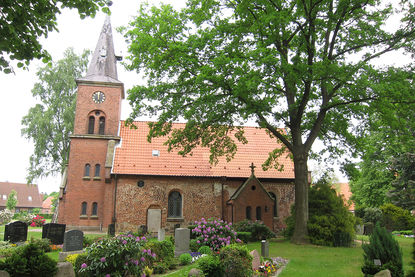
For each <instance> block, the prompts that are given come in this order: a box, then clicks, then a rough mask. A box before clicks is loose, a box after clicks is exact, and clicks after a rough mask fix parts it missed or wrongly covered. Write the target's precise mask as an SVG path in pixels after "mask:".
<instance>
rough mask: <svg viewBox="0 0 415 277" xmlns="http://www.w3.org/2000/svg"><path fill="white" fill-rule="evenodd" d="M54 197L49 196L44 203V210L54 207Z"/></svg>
mask: <svg viewBox="0 0 415 277" xmlns="http://www.w3.org/2000/svg"><path fill="white" fill-rule="evenodd" d="M52 200H53V196H49V197H48V198H46V199H45V200H44V201H43V202H42V209H50V207H51V206H52Z"/></svg>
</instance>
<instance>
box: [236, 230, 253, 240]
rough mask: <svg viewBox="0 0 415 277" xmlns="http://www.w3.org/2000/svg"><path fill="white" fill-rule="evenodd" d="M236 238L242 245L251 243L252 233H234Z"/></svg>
mask: <svg viewBox="0 0 415 277" xmlns="http://www.w3.org/2000/svg"><path fill="white" fill-rule="evenodd" d="M236 236H237V237H238V239H240V240H241V241H243V242H244V243H248V242H250V241H252V233H251V232H236Z"/></svg>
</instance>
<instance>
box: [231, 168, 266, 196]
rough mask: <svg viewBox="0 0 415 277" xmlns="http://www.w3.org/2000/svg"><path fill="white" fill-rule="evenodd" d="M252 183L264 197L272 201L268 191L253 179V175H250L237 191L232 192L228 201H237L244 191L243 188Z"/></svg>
mask: <svg viewBox="0 0 415 277" xmlns="http://www.w3.org/2000/svg"><path fill="white" fill-rule="evenodd" d="M253 183H257V184H258V185H259V187H260V189H262V190H263V192H264V193H265V194H266V195H268V197H269V198H270V199H273V198H272V197H271V195H270V194H269V193H268V191H267V190H266V189H265V188H264V185H262V183H261V182H260V181H259V180H258V179H257V178H256V177H255V175H254V174H251V176H250V177H249V178H248V179H247V180H246V181H245V182H244V183H243V184H242V185H240V186H239V187H238V189H237V190H236V191H235V192H234V194H233V195H232V196H231V197H230V198H229V200H228V201H230V200H235V199H237V198H238V196H239V195H240V194H241V192H242V191H243V190H244V189H245V187H246V186H248V185H250V184H253Z"/></svg>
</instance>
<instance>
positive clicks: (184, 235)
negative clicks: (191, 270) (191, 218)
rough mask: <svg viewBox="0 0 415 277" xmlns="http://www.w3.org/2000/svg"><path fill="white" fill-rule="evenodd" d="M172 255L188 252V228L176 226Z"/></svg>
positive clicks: (176, 255) (177, 255)
mask: <svg viewBox="0 0 415 277" xmlns="http://www.w3.org/2000/svg"><path fill="white" fill-rule="evenodd" d="M174 246H175V249H174V256H175V257H179V256H180V255H181V254H183V253H187V252H189V250H190V248H189V246H190V229H188V228H177V229H176V230H175V231H174Z"/></svg>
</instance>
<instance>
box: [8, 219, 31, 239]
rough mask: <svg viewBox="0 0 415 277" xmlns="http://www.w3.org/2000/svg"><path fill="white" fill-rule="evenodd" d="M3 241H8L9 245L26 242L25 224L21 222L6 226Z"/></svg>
mask: <svg viewBox="0 0 415 277" xmlns="http://www.w3.org/2000/svg"><path fill="white" fill-rule="evenodd" d="M4 240H8V241H10V242H11V243H16V242H21V241H26V240H27V224H26V223H25V222H22V221H15V222H12V223H9V224H6V226H5V228H4Z"/></svg>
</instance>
